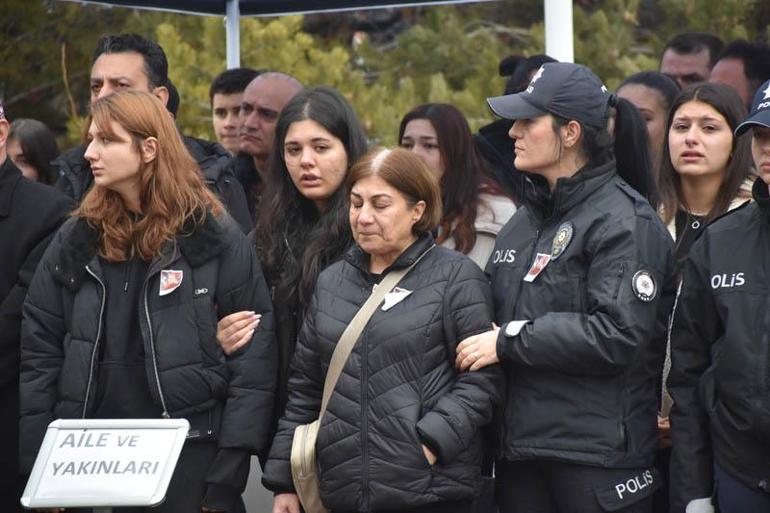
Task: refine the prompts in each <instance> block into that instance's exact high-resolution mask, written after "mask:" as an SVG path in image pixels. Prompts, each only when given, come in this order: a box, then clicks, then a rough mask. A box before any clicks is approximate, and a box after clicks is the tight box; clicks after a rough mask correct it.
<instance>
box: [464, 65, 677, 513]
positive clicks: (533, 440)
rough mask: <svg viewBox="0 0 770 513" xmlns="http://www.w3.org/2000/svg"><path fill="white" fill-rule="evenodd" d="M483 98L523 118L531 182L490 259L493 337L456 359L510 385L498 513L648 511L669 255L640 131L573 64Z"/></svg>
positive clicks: (637, 120) (519, 123) (470, 342)
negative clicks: (489, 370)
mask: <svg viewBox="0 0 770 513" xmlns="http://www.w3.org/2000/svg"><path fill="white" fill-rule="evenodd" d="M488 101H489V105H490V107H491V108H492V110H493V111H494V112H495V113H497V114H498V115H500V116H503V117H506V118H509V119H514V120H516V121H515V122H514V124H513V127H512V128H511V131H510V132H509V135H510V136H511V138H512V139H514V140H515V153H516V160H515V165H516V168H517V169H520V170H525V171H527V172H528V173H529V176H530V185H531V188H530V190H529V191H528V198H525V208H522V209H520V210H519V211H517V212H516V214H515V215H514V217H513V218H512V219H511V220H510V221H509V222H508V224H507V225H506V226H505V228H503V230H502V231H501V232H500V234H499V236H498V238H497V242H496V247H495V251H494V252H493V254H492V257H491V258H490V261H489V263H488V264H487V272H488V273H489V275H490V277H491V279H492V284H493V289H494V299H495V309H496V312H495V317H496V320H497V323H498V324H499V325H500V327H499V328H495V329H493V330H491V331H488V332H486V333H483V334H481V335H477V336H474V337H470V338H468V339H466V340H464V341H463V342H462V343H461V344H460V345H459V346H458V355H457V364H458V366H459V367H460V368H462V369H470V370H471V371H475V370H477V369H479V368H482V367H484V366H486V365H489V364H492V363H495V362H498V361H499V362H501V363H502V365H503V368H504V369H505V371H506V375H507V378H508V385H507V387H508V388H507V400H506V404H505V411H504V413H503V422H502V429H501V430H500V439H499V442H498V443H499V445H498V463H497V467H496V469H497V471H496V478H497V485H498V487H497V488H498V502H499V505H500V511H501V512H502V513H509V512H535V511H537V512H571V513H572V512H580V513H589V512H600V511H623V512H647V511H650V510H651V496H652V492H653V491H654V490H655V489H656V488H657V486H658V485H659V477H658V475H657V472H656V470H655V469H654V468H652V463H653V458H654V452H655V448H656V443H657V435H656V428H657V424H656V412H657V398H656V392H655V390H656V386H655V380H656V376H658V374H659V367H660V365H661V364H662V359H663V347H658V346H659V344H657V342H656V341H659V340H661V339H663V337H661V336H660V335H661V334H662V330H663V329H664V328H665V321H666V319H667V315H668V308H667V307H668V306H670V301H667V299H669V298H670V297H671V295H670V294H668V291H669V290H670V288H671V286H670V284H671V278H670V277H671V271H672V258H671V254H672V244H671V241H670V237H669V236H668V235H667V233H666V230H665V228H664V227H663V225H662V223H661V222H660V221H659V219H658V216H657V214H656V213H655V210H654V209H653V208H652V207H651V206H650V204H649V203H648V201H647V200H646V199H645V197H653V196H654V191H653V189H654V188H653V187H652V186H651V183H652V180H651V178H650V173H649V164H648V162H649V159H648V156H647V145H646V143H645V132H644V128H643V127H644V121H643V120H642V119H641V116H640V115H639V113H638V111H636V110H635V108H634V107H633V106H632V105H631V104H630V103H628V102H626V101H625V100H618V99H617V97H615V96H614V95H610V94H609V93H607V90H606V88H605V87H604V86H603V85H602V83H601V81H600V80H599V79H598V78H597V77H596V75H594V74H593V73H592V72H591V71H590V70H589V69H588V68H586V67H584V66H579V65H575V64H569V63H552V64H545V65H544V66H543V67H541V68H540V70H539V71H538V72H537V73H536V74H535V76H534V77H533V79H532V81H531V83H530V85H529V87H528V88H527V89H526V90H525V91H523V92H521V93H518V94H515V95H508V96H502V97H498V98H490V99H489V100H488ZM613 109H614V112H613ZM611 113H614V118H613V119H614V130H613V132H614V134H615V138H614V140H613V138H612V136H611V135H610V134H609V133H608V130H607V125H608V119H609V117H610V114H611ZM616 158H617V160H616ZM629 184H630V185H629ZM635 189H636V190H635Z"/></svg>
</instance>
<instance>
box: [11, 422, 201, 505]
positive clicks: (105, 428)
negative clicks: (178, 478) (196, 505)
mask: <svg viewBox="0 0 770 513" xmlns="http://www.w3.org/2000/svg"><path fill="white" fill-rule="evenodd" d="M189 429H190V424H189V423H188V422H187V421H186V420H185V419H119V420H113V419H90V420H55V421H53V422H51V424H49V425H48V431H46V434H45V439H44V440H43V445H42V446H41V447H40V451H39V452H38V454H37V459H36V460H35V466H34V467H33V469H32V474H31V475H30V478H29V481H28V482H27V487H26V488H25V490H24V495H23V496H22V498H21V503H22V504H23V505H24V506H25V507H27V508H50V507H64V508H66V507H98V506H153V505H156V504H159V503H160V502H161V501H163V498H164V497H165V496H166V489H167V488H168V484H169V482H170V481H171V475H172V474H173V473H174V467H175V466H176V462H177V459H178V458H179V453H180V452H181V451H182V446H183V445H184V441H185V437H186V436H187V431H188V430H189Z"/></svg>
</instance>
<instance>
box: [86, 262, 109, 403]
mask: <svg viewBox="0 0 770 513" xmlns="http://www.w3.org/2000/svg"><path fill="white" fill-rule="evenodd" d="M86 271H87V272H88V274H90V275H91V276H93V277H94V279H95V280H96V281H97V282H99V285H100V286H101V287H102V303H101V306H100V307H99V324H98V325H97V328H96V341H95V342H94V349H93V351H92V352H91V365H90V366H89V368H88V384H87V385H86V397H85V398H84V399H83V416H82V418H86V409H87V408H88V395H89V394H90V393H91V383H92V382H93V379H94V367H95V366H96V354H97V352H98V349H99V340H100V339H101V338H102V321H103V320H104V305H105V303H106V302H107V287H105V286H104V282H103V281H102V280H101V278H99V277H98V276H97V275H96V273H94V272H93V271H92V270H91V268H90V267H88V266H86Z"/></svg>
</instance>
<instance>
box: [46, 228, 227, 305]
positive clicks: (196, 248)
mask: <svg viewBox="0 0 770 513" xmlns="http://www.w3.org/2000/svg"><path fill="white" fill-rule="evenodd" d="M223 235H224V228H223V227H222V225H221V224H220V223H219V221H217V220H216V219H215V218H214V216H213V215H212V214H208V215H206V218H205V220H204V222H203V224H200V225H198V224H196V223H195V222H194V220H193V219H192V218H188V219H187V220H186V221H185V223H184V226H183V227H182V230H180V232H179V233H178V234H177V237H176V239H175V241H174V242H170V243H167V244H166V245H164V247H163V250H162V255H161V256H160V257H158V258H156V259H155V260H154V261H153V262H152V264H150V269H151V271H150V272H151V273H152V272H153V270H154V269H156V268H157V264H158V263H159V262H163V263H169V262H172V261H174V260H176V258H177V257H178V256H179V255H180V254H181V255H182V256H184V258H185V259H186V260H187V262H188V263H189V264H190V266H191V267H198V266H199V265H201V264H203V263H205V262H208V261H209V260H211V259H212V258H215V257H217V256H219V254H220V253H222V252H223V251H224V250H225V248H226V245H227V242H226V238H225V237H224V236H223ZM98 243H99V231H98V229H97V228H96V227H94V226H91V225H90V224H88V222H87V221H86V220H85V219H82V218H77V219H75V221H74V225H73V226H72V229H71V230H70V231H69V232H68V233H66V235H65V236H64V239H63V240H62V247H61V252H60V260H59V262H58V263H57V264H55V266H54V276H55V277H56V279H57V280H58V281H59V282H61V283H62V284H63V285H64V286H65V287H67V288H68V289H70V290H72V291H76V290H78V289H79V288H80V285H81V284H82V283H83V279H84V277H85V275H86V273H87V270H86V266H87V265H88V264H89V263H91V261H92V260H93V259H94V258H95V257H96V254H97V249H98V247H97V246H98Z"/></svg>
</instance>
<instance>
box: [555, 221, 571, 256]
mask: <svg viewBox="0 0 770 513" xmlns="http://www.w3.org/2000/svg"><path fill="white" fill-rule="evenodd" d="M573 235H575V225H573V224H572V223H571V222H570V221H567V222H566V223H562V224H561V226H559V229H558V230H556V235H554V237H553V242H552V243H551V260H556V259H557V258H559V257H560V256H561V254H562V253H564V250H565V249H567V246H569V243H570V242H572V236H573Z"/></svg>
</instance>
